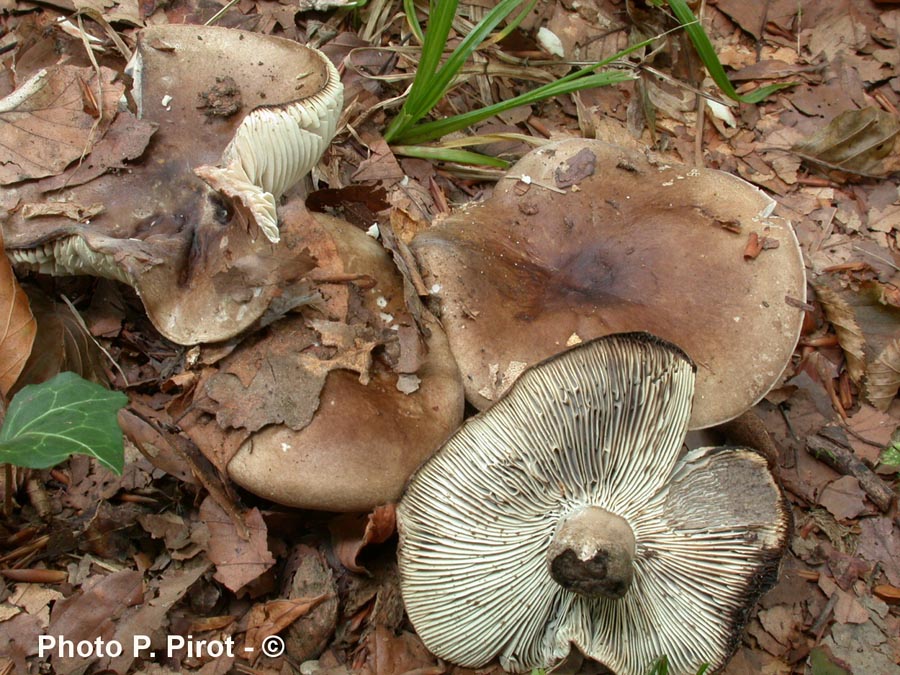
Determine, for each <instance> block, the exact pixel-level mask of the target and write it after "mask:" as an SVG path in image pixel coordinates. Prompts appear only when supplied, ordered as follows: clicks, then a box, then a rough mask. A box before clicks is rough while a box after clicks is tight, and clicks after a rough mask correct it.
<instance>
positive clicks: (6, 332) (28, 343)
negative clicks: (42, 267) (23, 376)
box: [0, 232, 37, 398]
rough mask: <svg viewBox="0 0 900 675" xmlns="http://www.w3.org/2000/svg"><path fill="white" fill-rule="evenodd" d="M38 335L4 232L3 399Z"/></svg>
mask: <svg viewBox="0 0 900 675" xmlns="http://www.w3.org/2000/svg"><path fill="white" fill-rule="evenodd" d="M36 333H37V322H36V321H35V319H34V316H33V315H32V313H31V305H30V304H29V302H28V296H26V295H25V292H24V291H23V290H22V288H21V287H20V286H19V284H18V282H17V281H16V275H15V274H13V270H12V265H10V264H9V260H8V259H7V258H6V254H5V253H4V248H3V234H2V232H0V398H5V397H6V395H7V394H8V393H9V390H10V389H12V387H13V385H14V384H15V383H16V380H17V379H19V374H20V373H21V372H22V369H23V368H24V367H25V363H26V361H27V360H28V357H29V355H30V354H31V348H32V345H33V344H34V338H35V335H36Z"/></svg>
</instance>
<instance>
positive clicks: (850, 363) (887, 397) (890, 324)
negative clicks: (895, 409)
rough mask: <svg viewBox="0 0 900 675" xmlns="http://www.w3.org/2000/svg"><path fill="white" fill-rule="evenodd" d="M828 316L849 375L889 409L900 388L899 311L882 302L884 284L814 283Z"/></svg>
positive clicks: (882, 407)
mask: <svg viewBox="0 0 900 675" xmlns="http://www.w3.org/2000/svg"><path fill="white" fill-rule="evenodd" d="M813 285H814V287H815V289H816V294H817V296H818V298H819V301H820V302H821V303H822V308H823V309H824V310H825V316H826V318H827V319H828V321H829V322H831V324H832V325H833V326H834V329H835V333H837V336H838V341H839V342H840V345H841V348H842V349H843V350H844V356H845V357H846V359H847V371H848V373H849V374H850V378H851V379H852V380H853V381H854V382H855V383H856V384H857V385H860V386H862V387H864V389H865V393H866V397H867V398H868V400H869V402H870V403H872V405H874V406H875V407H876V408H877V409H879V410H881V411H884V410H887V408H888V406H889V405H890V404H891V401H893V400H894V397H895V396H896V395H897V391H898V389H900V310H898V309H897V308H896V307H893V306H892V305H888V304H883V303H882V302H880V299H881V297H882V292H881V290H880V289H881V288H882V284H880V283H878V282H863V283H860V284H859V286H858V290H853V289H851V288H840V287H839V286H838V283H837V282H836V281H835V280H834V279H829V280H824V281H820V282H817V283H814V284H813Z"/></svg>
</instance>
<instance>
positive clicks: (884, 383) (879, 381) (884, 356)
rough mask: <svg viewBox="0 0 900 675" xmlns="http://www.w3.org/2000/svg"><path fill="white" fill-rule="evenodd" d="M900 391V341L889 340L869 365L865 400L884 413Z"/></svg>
mask: <svg viewBox="0 0 900 675" xmlns="http://www.w3.org/2000/svg"><path fill="white" fill-rule="evenodd" d="M898 389H900V339H894V340H891V341H890V342H889V343H888V344H887V345H886V346H885V348H884V349H883V350H882V351H881V353H880V354H878V355H877V356H876V357H875V359H874V360H873V361H872V363H870V364H869V374H868V377H867V378H866V398H868V399H869V402H870V403H871V404H872V405H873V406H875V407H876V408H878V410H881V411H882V412H884V411H885V410H887V409H888V407H889V406H890V405H891V401H893V400H894V397H895V396H896V395H897V391H898Z"/></svg>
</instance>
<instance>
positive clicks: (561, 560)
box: [547, 506, 635, 600]
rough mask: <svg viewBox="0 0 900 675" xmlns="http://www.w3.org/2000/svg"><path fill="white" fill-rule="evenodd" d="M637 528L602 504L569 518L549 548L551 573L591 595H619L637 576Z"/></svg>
mask: <svg viewBox="0 0 900 675" xmlns="http://www.w3.org/2000/svg"><path fill="white" fill-rule="evenodd" d="M634 552H635V539H634V531H633V530H632V529H631V526H630V525H629V524H628V521H627V520H625V519H624V518H622V517H621V516H617V515H616V514H615V513H611V512H610V511H607V510H606V509H602V508H600V507H599V506H587V507H585V508H583V509H581V510H580V511H577V512H575V513H573V514H572V515H570V516H569V517H568V518H566V519H565V520H564V521H562V523H561V524H560V526H559V529H557V531H556V534H555V535H553V540H552V541H551V542H550V547H549V548H548V549H547V559H548V562H549V564H550V576H552V577H553V580H554V581H556V583H558V584H559V585H560V586H562V587H563V588H565V589H566V590H569V591H572V592H574V593H578V594H579V595H583V596H586V597H588V598H610V599H613V600H615V599H618V598H621V597H622V596H624V595H625V594H626V593H627V592H628V589H629V588H630V587H631V580H632V577H633V576H634V565H633V562H634Z"/></svg>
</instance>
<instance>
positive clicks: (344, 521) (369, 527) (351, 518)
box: [328, 504, 396, 574]
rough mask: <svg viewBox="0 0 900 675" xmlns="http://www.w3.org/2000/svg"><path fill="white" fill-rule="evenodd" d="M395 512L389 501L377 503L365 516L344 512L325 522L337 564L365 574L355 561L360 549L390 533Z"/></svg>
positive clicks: (388, 535)
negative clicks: (339, 563) (380, 504)
mask: <svg viewBox="0 0 900 675" xmlns="http://www.w3.org/2000/svg"><path fill="white" fill-rule="evenodd" d="M395 528H396V515H395V510H394V505H393V504H385V505H384V506H379V507H377V508H376V509H375V510H374V511H373V512H372V513H370V514H369V515H368V516H363V515H361V514H346V515H342V516H338V517H337V518H335V519H333V520H332V521H330V522H329V523H328V529H329V530H330V531H331V543H332V546H333V547H334V550H335V553H336V554H337V557H338V559H339V560H340V561H341V564H342V565H343V566H344V567H346V568H347V569H348V570H350V571H351V572H357V573H359V574H368V573H369V571H368V570H367V569H366V568H365V567H362V566H361V565H359V564H358V563H357V558H358V557H359V554H360V551H362V549H363V548H364V547H365V546H367V545H368V544H380V543H382V542H385V541H387V540H388V539H389V538H390V537H391V535H393V534H394V530H395Z"/></svg>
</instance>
